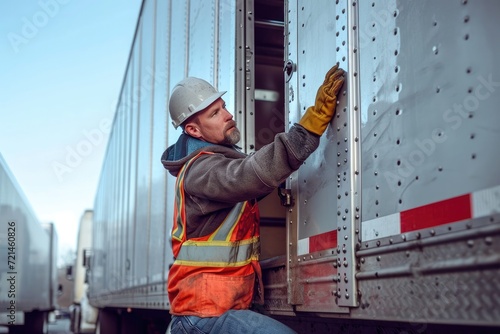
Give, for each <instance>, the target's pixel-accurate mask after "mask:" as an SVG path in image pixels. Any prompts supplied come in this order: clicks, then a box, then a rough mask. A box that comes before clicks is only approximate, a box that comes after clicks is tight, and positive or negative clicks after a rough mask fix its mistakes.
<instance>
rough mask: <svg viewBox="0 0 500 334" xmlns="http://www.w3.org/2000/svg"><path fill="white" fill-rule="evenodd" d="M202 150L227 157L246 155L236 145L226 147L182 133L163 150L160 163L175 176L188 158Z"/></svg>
mask: <svg viewBox="0 0 500 334" xmlns="http://www.w3.org/2000/svg"><path fill="white" fill-rule="evenodd" d="M202 151H205V152H214V153H221V154H223V155H224V156H226V157H229V158H243V157H245V156H246V155H245V154H244V153H242V152H240V151H238V150H237V147H236V146H235V147H228V146H224V145H217V144H213V143H209V142H206V141H203V140H199V139H196V138H194V137H191V136H190V135H188V134H186V133H182V134H181V135H180V136H179V139H178V140H177V142H176V143H175V144H173V145H171V146H170V147H168V148H167V149H166V150H165V152H163V154H162V156H161V163H162V164H163V167H165V169H166V170H168V171H169V173H170V174H172V175H173V176H175V177H177V174H178V173H179V170H180V169H181V168H182V166H184V164H185V163H186V162H187V161H189V159H191V158H192V157H194V156H195V155H197V154H198V153H200V152H202Z"/></svg>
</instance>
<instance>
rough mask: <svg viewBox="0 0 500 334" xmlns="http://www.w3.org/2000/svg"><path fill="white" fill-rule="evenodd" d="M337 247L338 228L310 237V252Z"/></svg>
mask: <svg viewBox="0 0 500 334" xmlns="http://www.w3.org/2000/svg"><path fill="white" fill-rule="evenodd" d="M335 247H337V230H333V231H330V232H326V233H322V234H317V235H313V236H312V237H309V252H310V253H313V252H318V251H322V250H325V249H329V248H335Z"/></svg>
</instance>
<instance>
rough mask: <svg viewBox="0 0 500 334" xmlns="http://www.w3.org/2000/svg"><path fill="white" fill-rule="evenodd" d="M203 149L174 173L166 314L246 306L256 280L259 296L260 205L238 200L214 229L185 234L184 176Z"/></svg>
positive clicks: (206, 314) (204, 312) (215, 311)
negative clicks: (194, 235) (190, 235)
mask: <svg viewBox="0 0 500 334" xmlns="http://www.w3.org/2000/svg"><path fill="white" fill-rule="evenodd" d="M201 154H212V153H211V152H201V153H200V154H198V155H196V156H195V157H194V158H192V159H191V160H189V161H188V162H187V163H186V164H184V166H183V167H182V169H181V170H180V172H179V174H178V175H177V181H176V197H175V205H174V223H173V228H172V249H173V253H174V257H175V261H174V264H173V265H172V267H171V268H170V271H169V275H168V297H169V299H170V313H172V314H174V315H195V316H198V317H215V316H220V315H222V314H223V313H224V312H226V311H228V310H240V309H247V308H249V307H250V304H251V303H252V299H253V296H254V287H255V285H256V284H255V283H256V280H257V282H258V284H257V288H258V294H259V297H260V300H259V301H260V302H261V301H262V300H263V298H262V296H263V285H262V272H261V269H260V265H259V262H258V260H259V251H260V247H259V246H260V245H259V210H258V207H257V203H256V202H254V203H253V204H252V203H251V202H249V201H245V202H240V203H238V204H236V205H235V206H234V208H233V209H232V210H231V211H230V212H229V214H228V215H227V216H226V218H225V219H224V221H223V222H222V223H221V225H220V226H219V227H218V228H217V230H215V231H214V232H213V233H211V234H209V235H206V236H203V237H199V238H192V239H187V238H186V209H185V206H184V203H185V201H184V199H185V197H184V175H185V173H186V170H187V168H188V167H189V166H190V165H191V163H192V162H193V161H194V160H195V159H196V158H198V157H199V156H200V155H201Z"/></svg>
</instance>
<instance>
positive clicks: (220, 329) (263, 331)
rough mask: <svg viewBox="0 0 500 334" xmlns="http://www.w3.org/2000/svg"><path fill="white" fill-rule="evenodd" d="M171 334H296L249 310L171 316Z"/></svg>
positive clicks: (279, 323) (277, 322)
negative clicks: (207, 316) (209, 315)
mask: <svg viewBox="0 0 500 334" xmlns="http://www.w3.org/2000/svg"><path fill="white" fill-rule="evenodd" d="M171 333H172V334H209V333H214V334H235V333H237V334H251V333H254V334H296V332H294V331H293V330H291V329H290V328H288V327H287V326H285V325H284V324H282V323H281V322H279V321H277V320H274V319H272V318H270V317H267V316H265V315H262V314H260V313H257V312H253V311H250V310H229V311H227V312H226V313H224V314H223V315H221V316H220V317H213V318H200V317H196V316H192V315H188V316H172V331H171Z"/></svg>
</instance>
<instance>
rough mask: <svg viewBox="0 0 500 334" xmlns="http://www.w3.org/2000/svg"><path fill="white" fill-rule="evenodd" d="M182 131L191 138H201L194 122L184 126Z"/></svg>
mask: <svg viewBox="0 0 500 334" xmlns="http://www.w3.org/2000/svg"><path fill="white" fill-rule="evenodd" d="M184 131H185V132H186V133H187V134H188V135H190V136H191V137H194V138H201V132H200V128H199V127H198V125H197V124H196V123H194V122H189V123H188V124H186V126H185V127H184Z"/></svg>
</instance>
